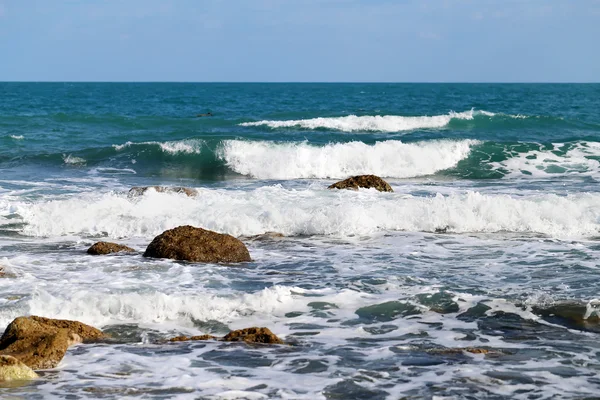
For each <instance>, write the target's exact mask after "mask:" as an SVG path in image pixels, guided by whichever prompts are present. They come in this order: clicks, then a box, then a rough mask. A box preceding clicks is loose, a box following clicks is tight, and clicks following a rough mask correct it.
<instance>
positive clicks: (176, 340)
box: [169, 335, 217, 342]
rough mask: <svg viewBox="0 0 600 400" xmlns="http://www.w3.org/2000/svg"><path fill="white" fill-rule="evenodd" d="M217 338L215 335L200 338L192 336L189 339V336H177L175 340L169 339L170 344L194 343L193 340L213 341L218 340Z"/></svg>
mask: <svg viewBox="0 0 600 400" xmlns="http://www.w3.org/2000/svg"><path fill="white" fill-rule="evenodd" d="M216 338H217V337H216V336H213V335H200V336H191V337H187V336H177V337H174V338H171V339H169V342H188V341H192V340H211V339H216Z"/></svg>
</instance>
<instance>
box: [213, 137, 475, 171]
mask: <svg viewBox="0 0 600 400" xmlns="http://www.w3.org/2000/svg"><path fill="white" fill-rule="evenodd" d="M478 143H479V142H478V141H475V140H457V141H453V140H438V141H436V140H434V141H426V142H417V143H402V142H401V141H398V140H387V141H383V142H377V143H375V144H374V145H368V144H365V143H363V142H349V143H335V144H328V145H325V146H315V145H311V144H308V143H306V142H304V143H273V142H263V141H258V142H255V141H252V142H250V141H242V140H226V141H224V142H223V145H222V148H221V149H220V150H219V152H218V155H219V157H221V158H222V159H223V160H225V162H226V163H227V165H228V166H229V168H231V169H232V170H234V171H236V172H238V173H240V174H243V175H249V176H252V177H255V178H260V179H298V178H346V177H348V176H351V175H361V174H375V175H379V176H383V177H393V178H411V177H417V176H425V175H431V174H434V173H436V172H437V171H440V170H444V169H448V168H452V167H454V166H455V165H456V164H457V163H458V162H459V161H460V160H463V159H464V158H466V157H467V156H468V155H469V153H470V151H471V147H472V146H474V145H476V144H478Z"/></svg>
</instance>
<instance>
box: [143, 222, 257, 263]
mask: <svg viewBox="0 0 600 400" xmlns="http://www.w3.org/2000/svg"><path fill="white" fill-rule="evenodd" d="M144 257H155V258H171V259H173V260H182V261H192V262H208V263H215V262H226V263H231V262H243V261H252V259H251V258H250V253H248V249H247V248H246V246H245V245H244V243H242V242H241V241H240V240H239V239H236V238H234V237H233V236H231V235H226V234H221V233H217V232H213V231H209V230H206V229H202V228H195V227H193V226H190V225H185V226H179V227H177V228H174V229H169V230H168V231H165V232H163V233H161V234H160V235H158V236H157V237H155V238H154V240H152V242H151V243H150V244H149V245H148V248H146V252H144Z"/></svg>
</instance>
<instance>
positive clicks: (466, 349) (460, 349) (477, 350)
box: [428, 347, 501, 354]
mask: <svg viewBox="0 0 600 400" xmlns="http://www.w3.org/2000/svg"><path fill="white" fill-rule="evenodd" d="M428 352H429V353H434V354H460V353H463V352H467V353H472V354H500V353H501V352H500V351H497V350H489V349H483V348H481V347H456V348H449V349H431V350H428Z"/></svg>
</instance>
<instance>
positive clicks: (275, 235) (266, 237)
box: [248, 232, 285, 241]
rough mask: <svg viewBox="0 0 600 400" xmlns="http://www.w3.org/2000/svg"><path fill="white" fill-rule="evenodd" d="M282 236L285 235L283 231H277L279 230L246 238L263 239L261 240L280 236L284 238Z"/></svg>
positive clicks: (279, 237)
mask: <svg viewBox="0 0 600 400" xmlns="http://www.w3.org/2000/svg"><path fill="white" fill-rule="evenodd" d="M284 237H285V235H284V234H283V233H279V232H265V233H261V234H260V235H254V236H249V237H248V240H257V241H263V240H275V239H281V238H284Z"/></svg>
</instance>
